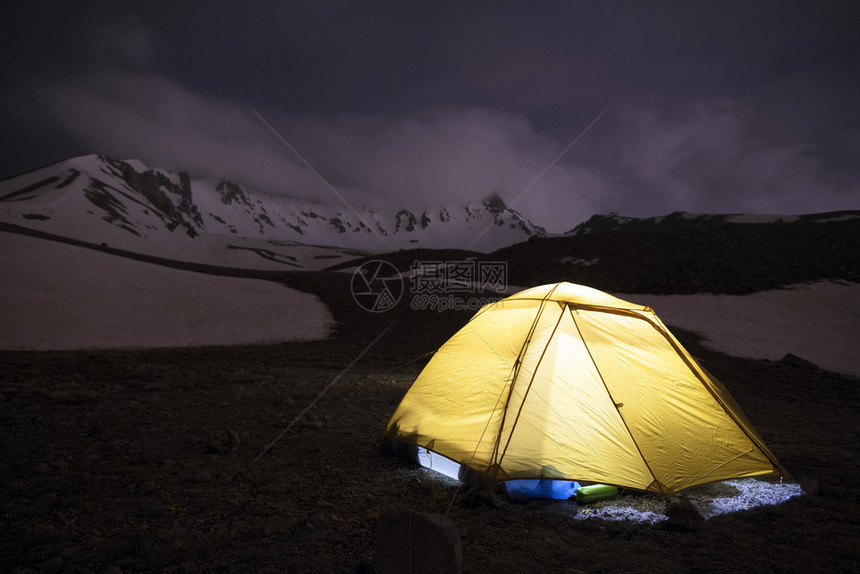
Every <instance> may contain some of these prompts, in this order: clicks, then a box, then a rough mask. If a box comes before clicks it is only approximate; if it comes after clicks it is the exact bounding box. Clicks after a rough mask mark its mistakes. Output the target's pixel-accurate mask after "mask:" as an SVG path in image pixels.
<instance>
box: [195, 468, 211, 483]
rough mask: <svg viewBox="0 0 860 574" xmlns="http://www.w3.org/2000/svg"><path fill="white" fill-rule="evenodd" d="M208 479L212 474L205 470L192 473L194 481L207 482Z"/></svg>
mask: <svg viewBox="0 0 860 574" xmlns="http://www.w3.org/2000/svg"><path fill="white" fill-rule="evenodd" d="M210 480H212V475H211V474H210V473H208V472H206V471H205V470H202V471H200V472H198V473H197V474H195V475H194V482H209V481H210Z"/></svg>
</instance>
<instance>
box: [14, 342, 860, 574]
mask: <svg viewBox="0 0 860 574" xmlns="http://www.w3.org/2000/svg"><path fill="white" fill-rule="evenodd" d="M402 331H403V329H400V330H398V328H397V327H395V328H393V329H392V330H391V331H389V332H388V333H387V334H386V335H385V337H383V339H382V340H381V341H380V342H379V344H378V346H377V347H374V349H373V350H371V351H370V352H368V353H367V355H366V356H365V357H364V358H363V359H362V360H361V361H359V362H358V363H356V364H355V365H354V366H353V368H351V369H349V370H347V371H346V373H345V374H343V373H344V369H345V368H346V367H347V366H348V364H349V361H350V360H351V359H350V358H349V357H350V353H349V351H350V349H347V350H344V349H343V345H339V344H338V342H337V340H333V341H328V342H319V343H303V344H293V345H280V346H268V347H228V348H198V349H184V350H152V351H101V352H62V353H60V352H41V353H36V352H5V353H0V360H2V363H3V365H4V368H3V375H2V383H0V421H2V425H3V429H2V435H0V436H2V438H0V444H2V449H3V453H4V457H3V460H2V463H0V485H1V486H2V492H3V497H2V499H0V557H2V558H0V571H2V572H63V573H69V572H82V573H83V572H94V573H102V572H110V573H111V574H117V573H119V572H126V573H129V572H132V573H133V572H369V571H372V570H371V568H372V567H371V564H372V559H373V555H374V551H375V544H376V541H375V532H376V529H377V526H378V520H379V516H380V514H381V513H383V512H384V511H385V510H386V509H387V508H390V507H407V508H411V509H415V510H420V511H424V512H434V513H445V512H446V510H448V508H449V505H450V510H448V516H449V517H450V518H451V519H452V520H453V521H454V523H455V524H456V525H457V528H458V530H459V531H460V534H461V537H462V543H463V556H464V571H466V572H486V571H488V570H490V569H492V570H495V571H499V572H523V571H533V570H534V569H535V568H538V567H539V568H541V569H542V570H544V571H547V572H565V571H568V572H578V571H581V572H614V571H619V570H622V569H623V570H628V571H629V570H633V571H637V572H706V571H723V570H730V569H731V570H740V571H750V572H756V571H758V572H774V571H786V572H809V571H820V572H835V571H843V572H848V571H856V570H857V567H858V560H860V551H858V546H857V544H856V541H857V539H858V534H860V512H858V508H857V499H858V493H860V484H858V476H860V473H858V470H860V469H858V466H860V465H859V464H858V458H857V444H858V440H857V439H858V426H860V425H858V416H857V405H858V400H857V381H856V380H855V379H851V378H846V377H841V376H837V375H834V374H831V373H828V372H825V371H819V370H815V369H804V368H802V367H796V366H792V365H786V364H781V363H772V362H767V361H759V362H756V361H748V360H741V359H735V358H731V357H726V356H722V355H718V354H716V353H713V352H709V351H707V350H706V349H703V348H699V347H697V346H696V342H695V339H694V338H692V337H690V336H689V335H687V336H685V344H686V345H687V346H688V348H690V349H692V350H693V352H694V353H695V354H696V355H697V356H700V357H703V358H704V359H706V360H709V361H711V362H712V363H713V364H720V365H721V366H724V367H726V368H728V369H730V370H731V371H732V372H734V373H738V374H739V375H743V376H742V377H740V376H736V375H731V374H730V373H726V376H722V377H721V378H722V380H723V381H724V383H726V384H727V386H729V388H730V390H731V391H732V392H733V394H734V395H735V397H736V398H737V399H738V401H739V403H740V404H741V405H742V406H743V408H744V409H745V411H746V413H747V414H748V416H749V417H750V418H751V419H752V421H753V423H754V424H755V425H756V427H757V428H758V430H759V431H760V433H761V434H762V435H763V438H764V439H765V441H766V442H767V443H768V444H769V446H770V447H771V449H772V450H773V451H774V453H775V455H776V456H777V457H778V458H779V459H780V461H781V462H782V463H783V464H784V465H785V466H786V467H787V468H788V469H789V470H790V471H791V472H792V473H793V474H794V479H795V480H798V479H803V480H804V481H805V482H806V483H807V486H808V488H809V489H810V490H812V491H813V492H816V494H803V495H800V494H798V492H797V487H796V486H795V485H794V483H790V484H788V483H787V484H786V485H783V487H782V488H781V490H788V489H792V490H791V491H790V492H791V493H792V494H795V496H793V497H791V498H789V499H788V500H787V501H786V502H783V503H781V504H777V505H765V506H758V507H755V508H750V509H744V508H738V509H736V511H734V512H729V513H724V514H720V515H716V516H712V517H710V518H708V520H706V521H705V522H704V524H703V525H702V526H701V528H699V529H698V530H697V531H692V532H684V531H675V530H670V529H667V528H666V527H665V525H664V524H663V521H662V512H663V510H664V509H665V507H666V501H665V500H663V499H662V498H660V497H656V496H652V495H637V494H635V493H624V494H623V495H622V496H621V497H620V498H619V499H618V500H615V501H608V502H604V503H598V504H594V505H590V506H588V507H577V506H576V505H575V504H574V503H573V502H566V501H558V502H555V501H542V500H535V501H531V502H528V503H524V504H513V503H508V504H504V505H503V506H501V507H499V508H492V507H480V508H466V507H463V506H461V504H460V500H461V499H462V496H463V493H462V491H458V490H457V487H456V485H455V483H454V482H453V481H450V480H445V479H440V478H439V475H437V474H435V473H431V472H430V471H427V470H425V469H422V468H420V467H414V466H412V465H409V464H407V463H404V462H402V461H400V460H398V459H394V458H390V457H388V456H385V455H382V454H380V453H378V452H377V451H376V448H375V447H376V444H377V440H378V438H379V434H380V432H381V430H382V428H383V426H384V424H385V422H386V421H387V419H388V417H389V416H390V415H391V413H392V412H393V410H394V408H395V406H396V404H397V402H398V401H399V400H400V398H401V397H402V395H403V394H404V393H405V391H406V390H407V389H408V387H409V385H410V383H411V382H412V380H414V378H415V376H416V375H417V373H418V372H419V370H420V367H421V365H422V364H423V362H424V361H425V360H426V359H423V360H420V361H416V362H414V363H412V364H410V365H407V366H405V367H404V366H400V365H401V364H402V363H403V362H405V361H406V360H408V359H410V358H413V357H414V356H416V355H418V353H417V352H416V351H418V349H414V348H411V347H403V346H402V345H399V343H401V342H402V341H403V340H408V336H407V334H406V333H403V332H402ZM430 339H431V340H430V341H428V342H429V343H430V344H431V345H432V344H435V343H436V342H435V341H433V340H432V337H430ZM354 356H355V355H352V357H353V358H354ZM715 371H716V370H715ZM717 374H718V375H722V373H719V372H717ZM333 381H334V382H336V384H333V385H331V383H332V382H333ZM329 385H331V386H329ZM327 387H328V388H329V390H328V392H327V393H325V395H324V396H323V397H322V398H320V399H319V400H318V401H317V402H316V403H315V404H314V406H313V408H312V409H310V410H309V411H308V412H307V414H306V415H305V416H303V417H301V418H300V419H299V420H298V421H297V422H295V424H293V421H294V420H295V418H296V416H297V415H299V414H300V413H301V412H302V411H303V410H305V408H306V407H307V406H308V405H310V404H311V403H312V402H313V401H314V400H316V398H317V397H318V396H319V394H320V392H321V391H322V390H323V389H325V388H327ZM291 424H293V426H292V427H290V430H289V432H286V433H285V434H283V436H281V433H282V432H283V431H284V429H286V428H288V427H289V426H290V425H291ZM279 436H281V438H280V439H279V440H276V439H277V438H278V437H279ZM273 441H274V444H272V443H273ZM268 447H270V448H268ZM267 448H268V450H266V449H267ZM263 453H264V454H263ZM261 454H262V456H260V455H261ZM810 477H811V478H812V479H815V480H810ZM816 482H817V485H816V484H815V483H816ZM810 484H811V485H812V486H809V485H810ZM774 488H777V489H779V484H770V483H767V482H765V483H762V486H759V487H756V486H754V483H752V482H750V481H740V482H737V483H723V484H722V485H712V486H709V487H703V488H702V489H699V492H694V493H691V498H692V499H693V500H694V501H695V503H696V504H697V505H698V506H699V508H700V510H702V511H703V513H704V514H705V515H706V516H707V515H708V514H709V513H710V510H709V509H710V507H711V506H715V505H719V506H723V507H726V506H730V505H732V504H735V505H736V506H738V505H739V506H743V505H744V504H745V503H746V504H748V502H749V500H750V498H751V497H753V495H754V494H755V493H747V494H745V495H743V496H739V494H738V491H743V490H750V489H752V490H756V489H757V490H758V491H759V493H758V494H759V495H762V494H763V493H764V492H772V489H774ZM768 489H771V490H768ZM452 502H453V503H452ZM647 513H651V514H647ZM643 516H651V517H653V519H654V520H653V522H652V521H651V520H645V519H642V517H643Z"/></svg>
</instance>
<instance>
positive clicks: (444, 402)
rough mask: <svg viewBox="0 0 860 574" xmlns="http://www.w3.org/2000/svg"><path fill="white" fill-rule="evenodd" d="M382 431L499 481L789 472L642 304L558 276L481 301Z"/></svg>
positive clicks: (648, 482)
mask: <svg viewBox="0 0 860 574" xmlns="http://www.w3.org/2000/svg"><path fill="white" fill-rule="evenodd" d="M384 434H385V437H386V438H387V439H389V440H394V441H398V442H402V443H406V444H410V445H417V446H421V447H424V448H426V449H428V450H430V451H433V452H437V453H439V454H441V455H443V456H445V457H448V458H450V459H452V460H453V461H456V462H458V463H460V464H462V465H464V466H466V467H468V468H470V469H472V470H474V471H475V472H477V473H479V474H481V475H484V476H487V477H490V478H492V479H495V480H500V481H503V480H523V479H540V478H543V476H542V469H545V468H547V467H551V468H553V469H555V470H556V471H557V472H558V476H557V478H559V479H565V480H576V481H580V482H598V483H604V484H612V485H615V486H619V487H626V488H632V489H637V490H642V491H651V492H660V493H664V494H671V493H673V492H676V491H679V490H682V489H685V488H689V487H692V486H696V485H698V484H703V483H707V482H713V481H718V480H725V479H729V478H739V477H753V476H765V475H777V474H785V471H784V470H783V468H782V467H781V466H780V465H779V463H778V462H777V460H776V458H775V457H774V456H773V454H772V453H771V452H770V451H769V450H768V449H767V447H766V446H765V445H764V442H763V441H762V440H761V438H760V437H759V435H758V433H757V432H756V431H755V429H754V428H753V426H752V425H751V424H750V422H749V420H748V419H747V417H746V416H745V415H744V414H743V412H742V411H741V410H740V407H739V406H738V405H737V403H736V402H735V400H734V399H733V398H732V396H731V395H730V393H729V392H728V390H727V389H726V388H725V387H724V386H723V385H722V384H721V383H720V382H719V381H717V380H716V379H715V378H713V377H712V376H711V375H710V374H708V373H707V372H706V371H705V370H704V369H702V368H701V367H700V366H699V365H698V363H697V362H696V360H695V359H694V358H693V357H692V356H691V355H690V354H689V353H688V352H687V351H686V350H685V349H684V348H683V346H681V344H680V343H679V342H678V341H677V339H675V337H674V336H673V335H672V334H671V333H670V332H669V330H668V329H667V328H666V327H665V325H663V323H662V322H661V321H660V319H659V318H658V317H657V316H656V315H655V314H654V312H653V311H652V310H651V309H650V308H649V307H644V306H642V305H636V304H633V303H629V302H627V301H623V300H621V299H618V298H616V297H613V296H611V295H609V294H607V293H603V292H601V291H598V290H596V289H592V288H589V287H585V286H581V285H574V284H571V283H557V284H553V285H543V286H540V287H535V288H533V289H528V290H525V291H522V292H520V293H517V294H515V295H512V296H510V297H508V298H506V299H503V300H501V301H498V302H496V303H493V304H490V305H486V306H484V307H482V308H481V309H480V310H479V311H478V312H477V313H476V314H475V315H474V316H473V317H472V319H471V320H470V321H469V322H468V323H467V324H466V325H465V326H464V327H463V328H462V329H460V331H458V332H457V333H456V334H455V335H454V336H453V337H451V339H449V340H448V341H447V342H446V343H445V344H444V345H443V346H442V347H441V348H440V349H439V350H438V351H437V352H436V353H435V355H434V356H433V358H432V359H431V360H430V361H429V363H428V364H427V366H426V367H425V368H424V370H423V371H422V372H421V374H420V375H419V376H418V378H417V379H416V381H415V382H414V383H413V385H412V387H411V388H410V389H409V391H408V392H407V394H406V395H405V397H404V398H403V400H402V401H401V403H400V405H399V406H398V408H397V410H396V411H395V413H394V415H393V416H392V417H391V420H390V421H389V423H388V425H387V427H386V429H385V433H384Z"/></svg>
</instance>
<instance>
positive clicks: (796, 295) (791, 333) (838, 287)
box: [613, 281, 860, 377]
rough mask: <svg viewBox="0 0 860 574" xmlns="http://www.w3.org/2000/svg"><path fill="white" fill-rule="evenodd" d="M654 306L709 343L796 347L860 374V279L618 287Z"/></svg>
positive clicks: (750, 348)
mask: <svg viewBox="0 0 860 574" xmlns="http://www.w3.org/2000/svg"><path fill="white" fill-rule="evenodd" d="M613 295H615V296H616V297H619V298H621V299H624V300H625V301H632V302H636V303H640V304H642V305H647V306H649V307H651V308H652V309H654V312H655V313H657V315H658V316H659V317H660V319H661V320H662V321H663V323H665V324H667V325H669V326H670V328H671V327H679V328H681V329H685V330H688V331H693V332H696V333H699V334H700V335H702V336H703V337H704V343H705V345H707V346H708V347H710V348H712V349H714V350H717V351H720V352H723V353H727V354H729V355H734V356H737V357H749V358H753V359H768V360H771V361H777V360H779V359H781V358H782V357H784V356H785V355H786V354H787V353H792V354H794V355H797V356H798V357H801V358H803V359H806V360H807V361H811V362H812V363H815V364H816V365H818V366H819V367H821V368H823V369H827V370H829V371H835V372H837V373H842V374H846V375H852V376H855V377H860V362H858V361H857V341H858V340H860V284H858V283H848V282H841V283H835V282H830V281H823V282H819V283H812V284H801V285H794V286H792V287H788V288H786V289H776V290H772V291H761V292H759V293H753V294H751V295H712V294H698V295H643V294H624V293H613Z"/></svg>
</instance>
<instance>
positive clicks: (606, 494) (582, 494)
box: [573, 484, 618, 504]
mask: <svg viewBox="0 0 860 574" xmlns="http://www.w3.org/2000/svg"><path fill="white" fill-rule="evenodd" d="M573 494H574V496H576V502H577V503H578V504H588V503H589V502H597V501H598V500H606V499H607V498H615V497H616V496H618V488H616V487H614V486H611V485H608V484H591V485H589V486H583V487H581V488H578V489H576V492H574V493H573Z"/></svg>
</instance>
